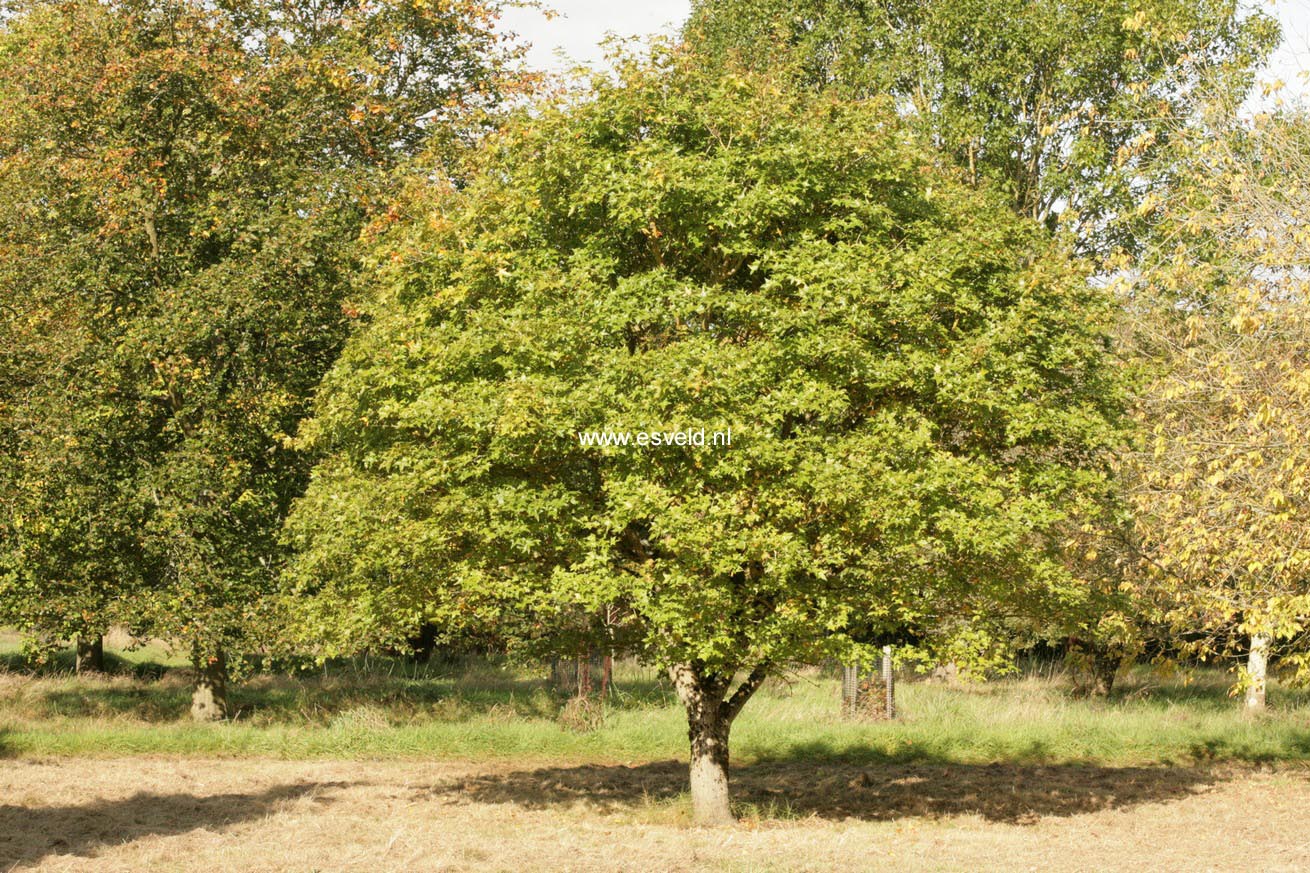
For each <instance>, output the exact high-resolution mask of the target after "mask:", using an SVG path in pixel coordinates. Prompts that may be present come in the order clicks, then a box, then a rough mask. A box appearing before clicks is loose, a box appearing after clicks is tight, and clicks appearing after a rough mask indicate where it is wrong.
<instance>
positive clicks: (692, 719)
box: [669, 664, 768, 826]
mask: <svg viewBox="0 0 1310 873" xmlns="http://www.w3.org/2000/svg"><path fill="white" fill-rule="evenodd" d="M767 675H768V673H767V669H766V667H765V666H763V665H762V666H760V667H757V668H756V669H755V670H753V671H752V672H751V674H750V675H749V676H748V677H747V678H746V679H745V680H744V681H743V682H742V683H741V685H739V686H738V687H737V689H736V691H734V692H733V693H732V695H731V696H728V695H727V691H728V686H729V685H730V684H731V681H732V679H731V677H730V676H729V677H725V676H723V675H721V674H715V673H712V672H708V671H706V670H705V669H704V668H702V667H700V666H698V665H695V664H675V665H674V666H672V667H670V668H669V677H670V678H671V679H672V680H673V686H674V688H675V689H677V692H678V699H679V700H681V701H682V705H683V708H684V709H686V711H687V738H688V740H689V741H690V744H691V767H690V775H691V805H692V817H693V820H694V821H695V823H696V824H698V825H710V826H715V825H726V824H732V823H733V821H734V819H733V816H732V806H731V803H730V796H729V793H728V760H729V759H728V738H729V735H730V733H731V730H732V722H733V719H735V718H736V717H737V713H739V712H741V708H742V706H744V705H745V704H746V701H747V700H749V699H750V697H751V695H753V694H754V693H755V692H756V691H757V690H758V689H759V687H760V685H761V684H763V682H764V679H765V677H766V676H767Z"/></svg>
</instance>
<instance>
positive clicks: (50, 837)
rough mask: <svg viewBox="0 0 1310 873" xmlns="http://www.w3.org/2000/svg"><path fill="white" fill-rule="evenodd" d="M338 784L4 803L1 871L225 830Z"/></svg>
mask: <svg viewBox="0 0 1310 873" xmlns="http://www.w3.org/2000/svg"><path fill="white" fill-rule="evenodd" d="M336 785H337V784H336V783H333V784H329V783H321V782H302V783H296V784H292V785H278V786H275V787H273V788H269V789H268V790H266V791H258V792H248V793H239V794H237V793H234V794H214V795H207V796H196V795H192V794H147V793H144V792H143V793H139V794H135V795H133V796H131V797H128V798H124V799H121V800H97V801H94V802H91V803H85V804H79V805H76V806H11V805H8V804H0V869H3V870H8V869H11V868H13V867H20V866H23V865H27V864H35V863H36V862H38V861H40V860H41V859H42V858H45V857H47V856H51V855H75V856H80V857H95V855H96V854H97V852H98V850H99V849H100V848H101V847H105V846H116V845H120V844H122V843H128V842H132V841H133V840H138V839H141V838H143V837H148V836H172V835H175V834H181V833H185V832H187V831H192V830H196V829H198V828H206V829H209V830H223V829H224V828H228V827H231V826H232V825H236V824H239V823H241V822H245V821H251V820H253V819H259V818H263V817H264V816H266V815H268V814H270V813H271V812H273V811H275V809H276V808H277V807H278V806H279V805H280V804H282V803H285V802H286V801H289V800H294V799H296V798H298V797H302V796H304V795H307V794H310V793H313V792H316V791H318V790H321V789H324V788H329V787H336ZM323 799H324V800H326V798H323Z"/></svg>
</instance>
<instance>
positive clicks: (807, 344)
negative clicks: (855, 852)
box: [289, 51, 1119, 822]
mask: <svg viewBox="0 0 1310 873" xmlns="http://www.w3.org/2000/svg"><path fill="white" fill-rule="evenodd" d="M656 55H657V60H656V61H655V62H654V63H653V65H651V66H645V65H643V64H640V63H637V62H621V63H620V74H619V78H620V80H621V81H619V82H617V83H612V82H606V81H600V82H597V83H595V84H594V87H593V89H592V90H590V91H588V92H586V93H584V94H581V95H577V96H576V98H574V99H565V100H563V101H561V102H559V103H558V104H552V105H542V106H538V107H536V109H535V110H534V112H532V113H530V114H525V115H523V116H521V117H519V118H518V119H517V121H515V122H514V123H511V124H510V125H509V126H508V129H507V130H506V131H505V132H504V133H503V134H501V135H498V136H496V137H495V138H494V139H493V140H491V141H490V142H489V144H488V146H487V148H485V149H484V150H482V151H481V152H480V153H479V156H478V158H477V169H478V172H477V174H476V176H475V178H474V179H473V181H471V182H470V184H469V185H468V186H467V187H466V188H463V189H461V190H455V189H452V188H450V187H448V186H446V187H442V186H431V187H429V188H427V189H426V190H420V191H416V192H415V193H414V196H413V199H412V200H411V201H410V205H409V207H408V209H407V211H406V212H405V219H406V220H404V221H403V222H401V223H400V225H399V226H398V228H397V229H396V230H395V231H394V232H393V233H392V234H390V235H388V236H387V237H386V238H385V241H384V244H383V247H382V248H381V249H380V253H379V258H380V260H381V261H382V262H384V263H385V264H387V265H388V266H387V268H386V271H385V283H384V284H383V285H382V286H381V288H380V289H379V293H378V297H377V299H376V301H375V302H374V303H373V304H372V305H371V306H370V314H371V317H372V321H371V323H370V326H369V327H368V329H366V330H365V331H363V332H362V333H361V334H359V335H357V336H356V338H355V339H354V340H353V341H352V342H351V343H350V344H349V345H348V347H347V350H346V352H345V353H344V354H343V357H342V358H341V360H340V361H339V362H338V364H337V365H336V366H335V367H334V369H333V371H332V373H331V375H330V376H329V377H328V378H327V380H326V381H325V383H324V387H323V389H322V393H321V396H320V400H319V403H318V406H317V412H316V415H315V417H314V418H313V419H312V420H311V421H310V422H309V423H308V424H307V425H306V428H305V429H304V430H303V431H302V439H303V440H304V441H305V442H306V443H308V444H309V445H311V446H313V447H315V448H316V449H317V450H319V451H321V452H323V453H325V457H324V459H323V460H322V461H321V463H320V464H319V466H318V467H317V468H316V470H315V472H314V476H313V480H312V483H311V486H310V488H309V491H308V492H307V494H306V496H305V497H304V498H303V499H302V500H301V501H300V502H299V504H298V506H297V508H296V509H295V510H294V511H293V513H292V517H291V520H290V528H289V529H290V532H291V535H292V537H293V540H294V543H295V545H296V546H297V548H298V550H299V556H298V558H297V560H296V562H295V564H294V566H293V571H294V572H293V575H292V580H293V582H294V583H295V584H294V587H293V595H294V597H295V598H296V599H295V602H296V603H297V605H298V607H300V608H303V609H304V611H305V612H304V614H305V615H306V616H307V618H306V623H307V632H308V635H309V636H311V637H312V638H313V639H316V640H323V641H325V642H326V644H327V647H326V648H325V649H323V651H324V653H331V652H336V651H345V650H349V649H351V648H353V647H356V646H359V645H364V644H367V642H368V641H369V640H370V639H371V638H374V637H375V636H376V635H378V634H384V633H386V632H387V629H388V628H389V627H394V626H396V625H397V624H403V620H406V619H411V618H412V617H413V616H414V615H416V614H419V613H425V612H428V611H430V610H439V611H440V612H441V613H442V615H443V617H445V618H447V619H449V620H458V619H459V617H460V616H465V617H468V618H480V619H481V620H487V621H496V620H499V619H500V618H501V617H503V616H514V618H515V620H522V617H523V616H525V615H529V616H530V615H540V616H545V617H547V618H549V616H551V615H552V614H558V613H566V614H568V613H571V611H573V610H576V609H578V608H579V607H584V608H585V609H586V610H589V611H593V612H594V611H596V610H599V609H600V608H601V607H602V606H603V605H605V604H616V605H619V606H620V607H621V608H622V609H624V610H626V611H627V613H628V614H629V615H630V626H631V627H632V628H633V629H634V631H635V632H636V639H635V640H634V643H633V649H634V650H635V651H636V653H637V654H638V655H640V656H641V657H642V658H645V659H647V660H649V661H652V662H655V663H657V664H660V665H662V666H663V667H665V668H666V669H667V670H668V672H669V675H670V677H671V679H672V680H673V683H674V685H675V687H676V689H677V693H678V695H679V697H680V699H681V700H682V702H683V704H684V706H685V709H686V711H687V717H688V722H689V734H690V742H691V784H692V795H693V800H694V806H695V810H696V818H697V820H698V821H701V822H718V821H723V820H726V819H728V818H729V806H728V793H727V769H728V739H729V731H730V728H731V725H732V723H733V720H734V719H735V717H736V716H737V714H738V713H739V712H740V711H741V709H742V707H743V706H744V704H745V703H746V702H747V700H748V699H749V698H750V696H751V695H752V694H753V693H754V692H755V691H756V690H757V689H758V688H759V687H760V685H761V683H762V682H764V680H765V679H766V678H767V677H768V676H769V675H771V674H773V673H775V672H777V671H779V670H781V669H783V668H784V666H785V665H786V664H788V663H791V662H796V661H801V662H807V661H809V662H812V661H814V660H815V659H818V658H822V657H827V656H836V657H861V656H864V657H869V656H871V655H872V653H871V652H869V651H867V647H864V646H861V645H859V644H858V643H856V642H855V640H854V639H853V638H852V637H853V633H854V630H855V629H856V628H858V629H859V630H860V632H861V633H863V632H864V631H866V630H869V629H873V630H874V631H877V630H879V629H887V630H898V629H902V628H906V627H930V628H942V627H946V626H947V623H946V620H945V619H946V618H947V617H951V616H956V615H960V614H962V613H964V612H967V611H969V610H975V611H976V610H986V609H989V608H990V609H999V608H1009V607H1012V606H1015V605H1016V604H1018V603H1020V602H1021V601H1022V602H1037V601H1040V600H1045V601H1046V602H1048V603H1054V602H1059V601H1062V600H1071V599H1076V598H1078V597H1081V596H1082V593H1083V592H1082V589H1081V587H1080V586H1079V585H1078V584H1077V583H1075V582H1074V581H1072V580H1071V579H1070V578H1069V576H1068V574H1067V573H1066V572H1065V570H1064V565H1063V563H1062V561H1061V557H1060V555H1059V554H1058V551H1057V549H1056V544H1055V543H1054V542H1053V541H1052V540H1051V538H1050V537H1049V536H1048V534H1049V532H1050V531H1051V530H1052V528H1053V527H1054V526H1056V525H1057V524H1058V523H1059V522H1060V521H1061V520H1062V519H1065V518H1067V517H1068V515H1069V513H1070V512H1072V511H1074V510H1075V509H1076V508H1077V507H1078V505H1079V504H1080V503H1081V501H1082V495H1083V494H1084V493H1085V492H1087V491H1089V490H1093V489H1095V488H1097V487H1103V486H1104V481H1103V476H1102V471H1101V469H1100V466H1101V461H1100V458H1101V452H1102V450H1103V448H1104V447H1105V446H1106V445H1107V444H1108V443H1109V442H1110V441H1111V440H1112V438H1113V434H1114V428H1113V427H1112V426H1111V424H1110V422H1111V421H1112V420H1113V419H1114V416H1115V410H1116V408H1117V403H1118V402H1119V401H1118V398H1117V394H1116V389H1115V387H1114V382H1113V379H1112V378H1111V376H1110V373H1109V371H1108V370H1107V368H1106V367H1105V365H1104V361H1103V358H1104V353H1105V348H1106V345H1105V334H1104V331H1103V323H1104V319H1105V317H1106V315H1107V311H1108V310H1107V303H1108V299H1107V298H1106V297H1105V295H1103V294H1102V293H1101V292H1098V291H1097V290H1095V289H1094V288H1092V287H1091V286H1089V285H1088V284H1087V283H1086V282H1085V281H1084V277H1083V276H1082V275H1080V273H1079V272H1078V270H1076V269H1075V268H1074V266H1073V265H1072V264H1071V263H1070V261H1069V260H1068V258H1067V256H1066V255H1065V254H1064V253H1063V252H1061V251H1060V250H1058V249H1057V248H1055V247H1054V246H1052V244H1051V243H1050V242H1049V241H1048V239H1047V236H1046V235H1045V234H1044V233H1043V232H1042V231H1041V230H1040V229H1039V228H1037V227H1036V225H1033V224H1031V223H1028V222H1025V221H1023V220H1021V219H1019V218H1018V217H1016V216H1015V215H1014V214H1013V213H1012V212H1011V211H1010V210H1009V208H1008V207H1007V206H1006V204H1005V202H1004V201H1003V199H1002V198H1000V197H998V196H995V195H993V194H990V193H985V192H982V191H978V190H975V189H972V188H970V187H968V186H967V185H965V184H964V183H963V182H962V180H961V179H960V178H959V176H958V174H957V173H956V172H955V171H954V170H953V169H950V168H948V167H944V166H943V165H942V164H941V163H939V162H938V161H937V159H936V158H935V157H934V155H933V154H932V153H931V152H930V151H927V150H925V149H924V148H922V147H920V146H918V145H916V144H915V141H914V139H913V137H912V136H910V135H909V133H908V132H907V130H906V129H905V128H904V127H903V126H902V124H901V123H900V122H899V121H898V120H897V118H896V115H895V113H894V111H893V108H892V107H891V106H890V105H889V104H888V103H887V102H886V101H847V100H843V99H841V98H839V97H838V96H836V95H833V94H828V95H823V96H819V97H816V96H814V95H813V94H809V93H797V92H795V91H793V90H789V89H788V88H787V87H786V83H785V82H783V81H780V80H775V79H770V78H769V77H766V76H761V75H753V74H750V73H746V72H742V73H741V74H740V75H736V76H728V77H722V76H720V75H718V73H717V72H715V71H705V70H703V69H702V68H700V67H698V66H697V65H696V64H695V63H694V62H689V61H688V60H687V58H686V57H685V56H683V55H681V54H679V53H677V52H672V53H669V52H666V51H657V52H656ZM606 427H609V428H615V429H617V430H621V431H634V432H636V431H659V432H664V431H669V432H672V431H675V430H678V429H682V428H693V429H699V428H704V429H705V430H706V431H707V433H712V432H715V431H721V432H726V431H727V430H729V429H730V430H731V433H732V444H731V447H720V448H712V447H705V448H697V447H691V446H677V445H674V446H669V447H660V448H639V447H637V446H636V445H635V444H634V445H631V446H627V447H622V446H618V447H616V446H610V447H606V448H599V447H587V446H583V445H582V444H581V440H580V438H579V432H585V431H592V430H598V429H602V428H606ZM398 619H400V620H398ZM945 642H946V641H945V640H944V641H943V643H942V644H945Z"/></svg>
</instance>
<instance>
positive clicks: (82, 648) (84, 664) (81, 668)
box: [75, 634, 105, 673]
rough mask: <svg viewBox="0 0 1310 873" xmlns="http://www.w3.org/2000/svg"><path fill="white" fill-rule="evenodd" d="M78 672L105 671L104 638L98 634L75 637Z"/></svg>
mask: <svg viewBox="0 0 1310 873" xmlns="http://www.w3.org/2000/svg"><path fill="white" fill-rule="evenodd" d="M75 669H76V670H77V672H78V673H103V672H105V638H104V637H103V636H101V635H100V634H95V635H94V636H88V637H78V638H77V665H76V668H75Z"/></svg>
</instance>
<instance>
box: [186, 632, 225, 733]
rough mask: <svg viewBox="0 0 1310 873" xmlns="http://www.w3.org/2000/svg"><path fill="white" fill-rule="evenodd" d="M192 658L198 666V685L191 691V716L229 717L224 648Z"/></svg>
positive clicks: (208, 719)
mask: <svg viewBox="0 0 1310 873" xmlns="http://www.w3.org/2000/svg"><path fill="white" fill-rule="evenodd" d="M192 660H193V661H194V663H195V668H196V687H195V690H194V691H192V692H191V718H192V719H193V720H194V721H221V720H222V719H225V718H227V660H226V658H224V656H223V650H222V649H219V650H218V651H217V652H215V653H214V654H213V655H210V656H209V657H205V656H202V655H199V654H196V655H194V656H193V658H192Z"/></svg>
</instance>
